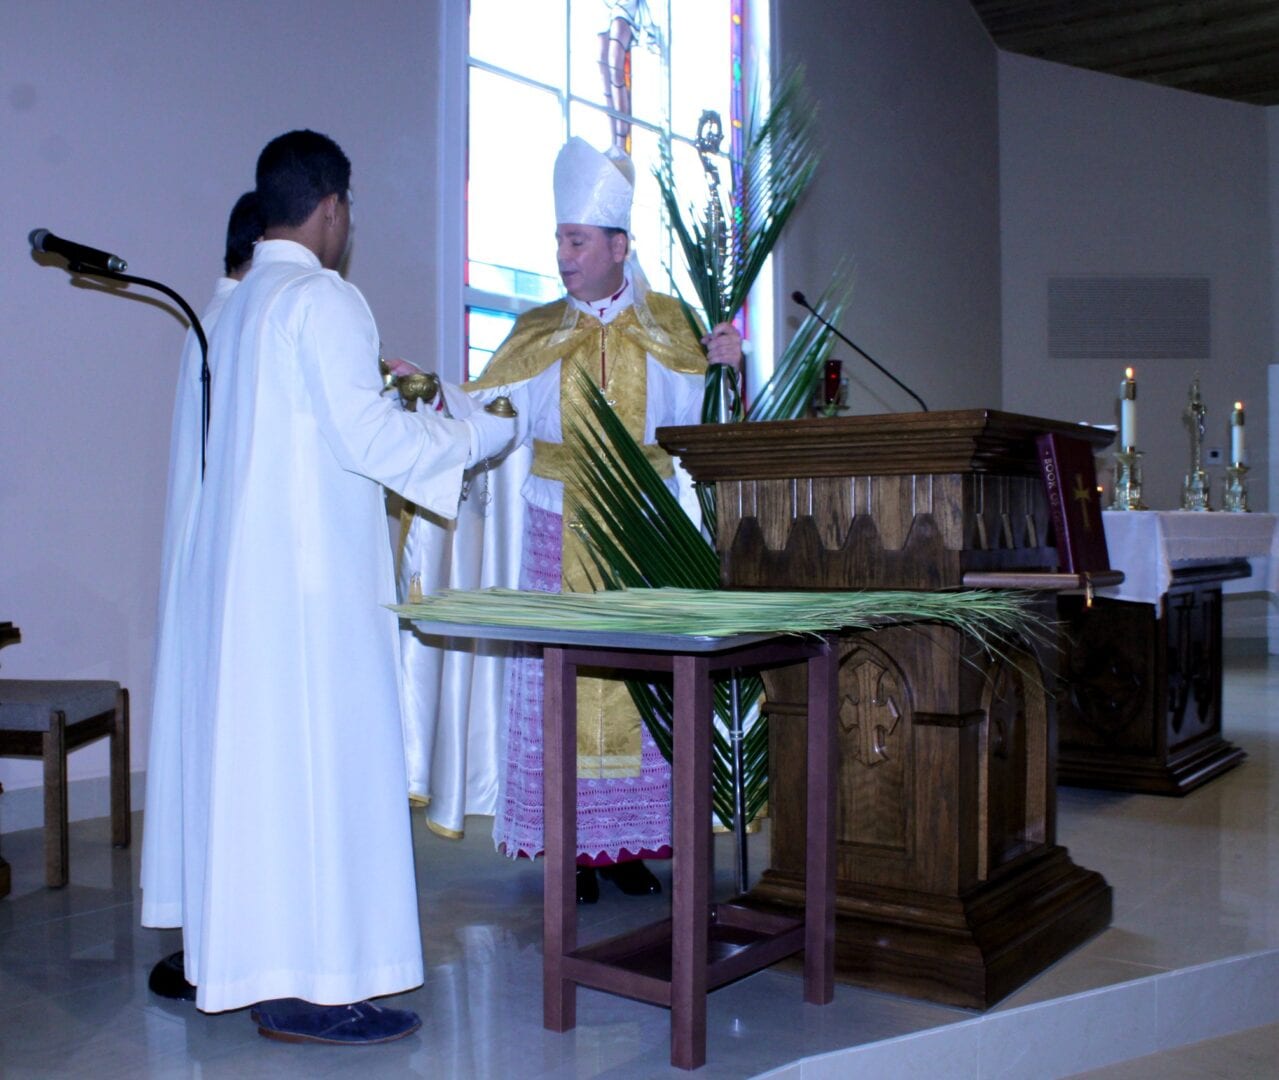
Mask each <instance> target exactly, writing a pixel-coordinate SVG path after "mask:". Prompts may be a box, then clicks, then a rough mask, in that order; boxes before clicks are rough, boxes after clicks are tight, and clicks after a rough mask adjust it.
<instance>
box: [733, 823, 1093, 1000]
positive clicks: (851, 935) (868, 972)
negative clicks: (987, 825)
mask: <svg viewBox="0 0 1279 1080" xmlns="http://www.w3.org/2000/svg"><path fill="white" fill-rule="evenodd" d="M1006 871H1007V872H1005V873H1002V874H1001V875H1000V876H999V878H998V879H997V880H995V881H991V882H989V883H987V884H986V885H983V886H981V887H979V888H977V889H974V890H972V891H971V892H969V893H967V894H965V895H964V896H962V897H950V896H927V895H922V894H920V893H918V892H906V891H903V890H898V889H887V888H873V887H870V886H866V885H860V886H858V885H850V884H848V883H846V882H840V883H839V885H838V888H837V892H836V896H835V978H836V979H837V980H838V981H840V982H845V983H852V984H854V985H858V986H865V987H869V988H871V989H874V990H885V991H888V992H890V993H896V994H905V995H908V996H910V997H918V998H925V999H927V1000H929V1001H936V1002H940V1003H942V1004H945V1005H956V1006H959V1007H961V1008H967V1009H987V1008H989V1007H990V1006H992V1005H994V1004H995V1003H996V1002H998V1001H999V1000H1000V999H1002V998H1004V997H1006V996H1007V995H1008V994H1010V993H1011V992H1012V991H1013V990H1015V989H1017V988H1018V987H1019V986H1022V985H1023V984H1025V983H1026V982H1027V981H1028V980H1029V979H1031V978H1033V977H1034V976H1035V975H1037V974H1038V973H1039V972H1041V971H1042V970H1044V968H1046V967H1048V966H1049V965H1050V964H1052V963H1053V962H1054V961H1056V960H1058V959H1060V958H1061V957H1062V956H1065V955H1066V954H1067V953H1068V952H1070V951H1071V950H1072V949H1074V948H1077V947H1078V946H1079V945H1081V944H1082V943H1083V942H1085V941H1087V940H1088V939H1089V938H1090V937H1093V936H1094V935H1095V934H1098V933H1100V932H1101V931H1102V930H1104V929H1105V928H1106V927H1107V926H1108V925H1109V924H1110V919H1111V908H1112V893H1111V888H1110V886H1109V885H1108V884H1107V883H1106V880H1105V878H1103V877H1102V876H1101V874H1099V873H1097V872H1096V871H1093V870H1085V869H1083V868H1081V867H1078V866H1076V865H1075V864H1074V863H1073V862H1072V861H1071V860H1070V856H1069V854H1068V853H1067V851H1066V849H1065V848H1062V847H1056V846H1054V847H1050V848H1045V849H1040V850H1038V851H1036V852H1033V853H1031V854H1029V855H1028V856H1026V857H1025V858H1024V859H1023V860H1020V861H1018V862H1016V863H1014V864H1010V865H1009V866H1008V867H1006ZM803 899H804V888H803V882H802V881H801V880H797V879H795V878H794V877H791V876H789V875H786V874H781V873H778V872H776V871H774V870H768V871H766V872H765V873H764V876H763V878H762V879H761V881H760V883H759V884H758V885H757V886H756V887H755V888H754V889H753V890H752V891H751V893H750V894H749V896H748V897H747V898H745V900H744V902H746V903H750V904H752V905H753V906H757V907H760V908H762V909H764V910H766V911H771V912H776V913H779V914H785V913H789V912H793V911H796V910H799V909H800V907H801V905H802V904H803Z"/></svg>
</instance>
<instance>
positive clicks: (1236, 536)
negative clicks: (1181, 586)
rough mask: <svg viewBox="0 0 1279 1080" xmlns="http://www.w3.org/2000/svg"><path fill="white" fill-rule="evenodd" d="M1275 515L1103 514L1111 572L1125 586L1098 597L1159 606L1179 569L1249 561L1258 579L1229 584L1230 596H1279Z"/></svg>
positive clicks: (1103, 591) (1100, 592) (1104, 591)
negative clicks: (1186, 565)
mask: <svg viewBox="0 0 1279 1080" xmlns="http://www.w3.org/2000/svg"><path fill="white" fill-rule="evenodd" d="M1276 520H1277V519H1276V517H1275V515H1274V514H1227V513H1223V512H1203V513H1198V512H1192V511H1189V510H1136V511H1131V510H1126V511H1116V510H1107V511H1105V512H1104V513H1103V514H1102V521H1103V522H1104V524H1105V529H1106V548H1107V551H1108V552H1109V554H1110V566H1111V568H1112V569H1114V570H1122V571H1123V573H1124V581H1123V584H1122V585H1116V586H1113V587H1111V588H1106V589H1098V590H1097V595H1098V596H1106V597H1110V598H1112V599H1115V600H1129V601H1132V602H1134V603H1140V604H1158V603H1159V598H1160V597H1161V596H1162V595H1163V594H1164V593H1165V592H1167V591H1168V587H1169V585H1170V584H1171V583H1172V571H1173V567H1174V566H1178V565H1181V564H1184V563H1188V562H1205V561H1209V562H1222V561H1223V560H1226V559H1248V560H1249V561H1250V562H1251V563H1252V568H1253V573H1252V576H1251V577H1249V578H1246V579H1240V580H1237V581H1232V582H1227V583H1226V585H1227V586H1229V587H1230V588H1229V590H1228V591H1230V592H1240V591H1265V592H1269V593H1272V594H1274V593H1276V592H1279V546H1277V545H1279V532H1277V531H1276V528H1275V524H1276Z"/></svg>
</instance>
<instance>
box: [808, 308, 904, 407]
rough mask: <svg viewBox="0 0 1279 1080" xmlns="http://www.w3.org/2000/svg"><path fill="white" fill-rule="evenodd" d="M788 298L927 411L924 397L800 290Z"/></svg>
mask: <svg viewBox="0 0 1279 1080" xmlns="http://www.w3.org/2000/svg"><path fill="white" fill-rule="evenodd" d="M790 298H791V299H792V300H794V301H795V303H797V304H798V305H799V306H800V307H802V308H804V309H806V310H807V311H810V312H812V313H813V315H814V316H815V317H816V318H817V321H818V322H820V323H821V324H822V325H823V326H825V327H826V328H827V329H828V330H830V331H831V333H833V334H834V335H835V336H836V337H837V338H839V340H840V341H842V342H843V343H844V344H845V345H848V346H850V347H851V348H852V349H854V350H856V351H857V352H858V353H860V354H861V356H862V358H863V359H865V360H867V361H869V362H870V364H871V365H872V366H873V367H874V368H875V370H877V371H879V372H882V373H883V374H884V375H887V376H888V377H889V378H890V379H892V380H893V382H895V383H896V384H897V385H898V386H900V387H901V388H902V389H903V390H905V391H906V393H908V394H909V395H910V396H911V397H913V398H914V399H915V400H916V401H918V402H919V407H920V409H922V410H923V411H924V412H927V411H928V406H927V405H925V404H924V399H923V398H922V397H920V396H919V395H918V394H917V393H915V391H914V390H912V389H911V388H910V387H909V386H907V385H906V384H905V383H904V382H902V381H901V379H899V378H898V377H897V376H896V375H894V374H893V373H892V372H891V371H889V370H888V368H886V367H884V365H883V364H881V363H880V362H879V361H878V360H876V359H875V358H874V357H873V356H871V355H870V353H868V352H867V351H866V350H865V349H863V348H862V347H861V346H860V345H858V344H857V342H855V341H854V340H853V339H852V338H850V337H849V336H848V335H847V334H845V333H844V332H843V331H842V330H840V328H839V327H838V326H836V325H835V324H834V323H833V322H831V321H830V320H829V319H827V318H826V317H825V316H823V315H822V313H821V312H819V311H818V310H817V309H816V308H815V307H813V305H812V304H810V303H809V302H808V298H807V297H806V296H805V295H804V294H803V293H802V292H800V291H799V290H798V289H796V290H795V291H794V292H793V293H791V294H790Z"/></svg>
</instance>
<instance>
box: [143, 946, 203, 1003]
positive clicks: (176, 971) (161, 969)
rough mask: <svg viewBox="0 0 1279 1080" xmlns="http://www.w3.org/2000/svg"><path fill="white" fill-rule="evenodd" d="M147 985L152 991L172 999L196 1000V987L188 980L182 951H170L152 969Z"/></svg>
mask: <svg viewBox="0 0 1279 1080" xmlns="http://www.w3.org/2000/svg"><path fill="white" fill-rule="evenodd" d="M147 987H148V988H149V989H150V991H151V993H153V994H156V995H157V996H159V997H162V998H169V999H170V1000H172V1001H194V1000H195V987H194V986H192V985H191V984H190V983H189V982H187V979H186V965H185V963H184V962H183V957H182V953H181V951H179V952H175V953H170V954H169V955H168V956H166V957H165V958H164V959H163V960H161V961H160V962H159V963H158V964H156V965H155V967H153V968H152V969H151V977H150V978H149V979H147Z"/></svg>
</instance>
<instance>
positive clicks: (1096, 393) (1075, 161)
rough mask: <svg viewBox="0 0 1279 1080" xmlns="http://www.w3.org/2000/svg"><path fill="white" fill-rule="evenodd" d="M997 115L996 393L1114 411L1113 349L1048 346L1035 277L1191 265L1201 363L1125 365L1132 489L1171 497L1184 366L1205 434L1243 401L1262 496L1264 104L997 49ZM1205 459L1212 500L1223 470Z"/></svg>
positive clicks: (1041, 282) (1040, 281) (1084, 412)
mask: <svg viewBox="0 0 1279 1080" xmlns="http://www.w3.org/2000/svg"><path fill="white" fill-rule="evenodd" d="M999 113H1000V189H1001V193H1002V213H1001V231H1002V237H1003V399H1004V407H1005V408H1007V409H1010V410H1012V411H1014V412H1027V413H1036V414H1040V415H1044V416H1050V417H1054V418H1058V419H1063V420H1089V421H1093V422H1097V423H1113V422H1115V421H1116V419H1117V417H1116V412H1115V409H1116V405H1115V398H1116V396H1117V392H1118V386H1119V381H1120V379H1121V378H1122V377H1123V366H1124V365H1123V363H1122V362H1118V361H1100V360H1089V361H1062V360H1057V361H1053V360H1050V359H1048V352H1047V281H1048V279H1049V278H1050V277H1054V276H1069V275H1093V274H1096V275H1110V274H1114V275H1140V276H1147V275H1149V276H1162V275H1194V276H1206V277H1208V278H1210V279H1211V288H1212V314H1211V317H1212V351H1213V356H1212V359H1211V361H1209V362H1206V363H1202V364H1201V363H1198V362H1196V361H1173V360H1164V361H1145V362H1142V363H1139V364H1137V365H1136V366H1137V373H1138V383H1139V398H1138V406H1139V412H1140V418H1141V422H1140V427H1139V435H1138V441H1139V443H1140V448H1141V449H1142V450H1143V451H1144V452H1145V459H1144V473H1145V477H1144V479H1145V492H1146V501H1147V503H1149V505H1150V506H1152V507H1153V508H1157V509H1171V508H1175V507H1177V506H1178V505H1179V504H1180V484H1181V479H1182V476H1183V474H1184V473H1185V470H1186V465H1187V463H1188V460H1189V441H1188V431H1187V429H1186V428H1185V427H1183V426H1182V423H1181V412H1182V409H1183V408H1184V407H1185V404H1186V393H1187V389H1188V387H1189V385H1190V381H1191V379H1192V378H1193V377H1194V374H1195V371H1196V370H1200V371H1201V383H1202V389H1203V395H1204V398H1205V402H1206V405H1207V409H1208V413H1207V437H1206V442H1207V444H1208V445H1209V446H1224V447H1225V448H1226V449H1227V450H1228V449H1229V445H1230V444H1229V441H1228V427H1227V425H1228V423H1229V417H1230V409H1231V404H1232V402H1234V401H1235V400H1236V399H1242V400H1244V401H1245V402H1246V403H1248V404H1249V406H1250V408H1249V411H1248V420H1249V429H1248V444H1249V456H1250V458H1251V464H1252V466H1253V469H1254V472H1253V477H1254V478H1255V481H1254V482H1253V483H1252V484H1251V485H1250V489H1251V493H1252V494H1253V496H1254V507H1255V508H1257V509H1264V508H1265V506H1266V505H1267V501H1268V494H1267V490H1266V488H1267V485H1266V483H1265V481H1264V477H1265V476H1266V472H1267V468H1268V457H1269V452H1268V448H1267V427H1268V421H1267V416H1266V413H1267V410H1266V408H1265V405H1264V403H1265V400H1266V367H1267V364H1268V363H1269V362H1270V360H1271V359H1272V357H1273V355H1274V354H1273V348H1274V339H1273V336H1272V333H1273V331H1272V322H1271V314H1270V313H1271V309H1272V307H1273V303H1274V291H1273V285H1272V277H1271V268H1270V267H1271V253H1272V246H1271V245H1272V240H1271V233H1270V226H1269V221H1270V208H1271V199H1272V198H1273V196H1272V192H1271V190H1270V188H1269V187H1268V177H1267V164H1266V155H1267V149H1266V126H1267V117H1266V110H1265V109H1262V108H1260V107H1258V106H1254V105H1243V104H1238V103H1234V102H1229V101H1223V100H1219V99H1217V98H1210V97H1206V96H1203V95H1200V94H1191V93H1186V92H1182V91H1178V90H1169V89H1164V88H1161V87H1156V86H1152V85H1148V84H1146V83H1140V82H1136V81H1133V80H1128V79H1120V78H1115V77H1112V76H1108V75H1099V74H1096V73H1093V72H1088V71H1081V70H1078V69H1075V68H1069V67H1065V66H1062V65H1060V64H1052V63H1047V62H1044V61H1038V60H1033V59H1028V58H1026V57H1021V56H1016V55H1012V54H1001V56H1000V61H999ZM1272 126H1273V125H1272ZM1209 471H1210V473H1211V474H1212V475H1211V479H1212V482H1213V489H1214V496H1213V501H1214V505H1216V506H1220V497H1221V490H1222V487H1221V485H1222V471H1223V470H1222V468H1221V467H1213V468H1212V469H1210V470H1209Z"/></svg>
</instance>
